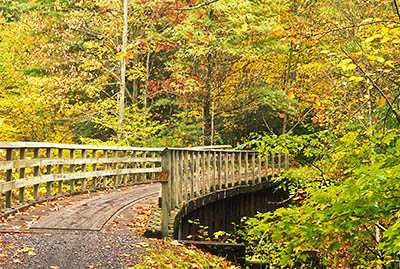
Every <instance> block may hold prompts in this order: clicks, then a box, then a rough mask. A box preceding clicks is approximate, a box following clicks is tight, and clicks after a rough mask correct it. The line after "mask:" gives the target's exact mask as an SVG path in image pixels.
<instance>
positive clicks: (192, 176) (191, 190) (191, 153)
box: [189, 151, 195, 199]
mask: <svg viewBox="0 0 400 269" xmlns="http://www.w3.org/2000/svg"><path fill="white" fill-rule="evenodd" d="M194 166H195V164H194V152H193V151H191V152H190V153H189V169H190V198H189V199H193V198H194V181H195V177H194V173H195V168H194Z"/></svg>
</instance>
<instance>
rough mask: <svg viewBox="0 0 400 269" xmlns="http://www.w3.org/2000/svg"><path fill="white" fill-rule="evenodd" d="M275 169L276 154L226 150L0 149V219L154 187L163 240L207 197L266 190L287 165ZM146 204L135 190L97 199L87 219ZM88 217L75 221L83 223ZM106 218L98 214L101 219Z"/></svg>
mask: <svg viewBox="0 0 400 269" xmlns="http://www.w3.org/2000/svg"><path fill="white" fill-rule="evenodd" d="M281 164H282V160H281V155H280V154H272V155H270V156H261V154H259V153H258V152H256V151H244V150H230V149H227V147H226V146H211V147H199V148H137V147H111V146H88V145H66V144H52V143H35V142H0V180H1V181H0V182H1V183H0V192H1V193H2V194H4V195H2V198H1V200H0V201H1V203H2V204H1V207H2V208H3V209H2V213H3V215H7V214H10V213H12V212H15V211H16V210H21V209H23V208H26V207H28V206H30V205H31V204H32V203H36V202H38V201H43V200H46V199H50V198H52V197H54V196H57V195H65V194H66V193H69V194H74V193H79V192H88V191H93V190H98V189H105V188H119V187H124V186H129V185H138V184H149V183H155V182H161V185H162V192H161V205H160V206H161V209H160V211H161V217H160V218H159V221H160V226H161V232H162V235H163V236H168V235H171V225H172V226H173V225H174V218H175V217H176V216H178V215H179V214H178V213H179V209H181V208H184V207H185V206H187V205H188V204H190V203H191V202H193V201H196V200H201V198H204V197H208V196H209V195H210V194H216V195H219V197H221V198H224V197H226V193H227V191H228V190H232V189H235V188H237V187H242V186H255V185H259V184H261V183H263V182H267V181H268V177H269V176H273V175H278V174H279V173H280V172H281V169H282V168H286V169H287V162H286V167H282V165H281ZM152 185H153V186H152V187H146V188H147V190H146V191H147V193H148V194H154V193H155V192H158V190H159V185H157V184H152ZM221 195H222V196H221ZM145 196H146V195H145V193H143V190H142V191H131V192H126V194H125V196H124V195H119V196H118V195H116V196H115V197H112V198H108V199H104V201H102V200H101V199H97V200H96V201H97V207H96V208H97V211H95V212H91V213H90V214H92V215H93V214H96V212H100V211H101V212H105V211H107V210H108V209H107V206H109V203H111V202H113V203H117V204H118V206H119V207H117V208H118V209H120V208H123V207H124V206H126V205H127V204H129V203H130V202H131V201H134V200H135V199H139V198H140V197H142V198H143V197H145ZM223 196H224V197H223ZM108 211H110V210H108ZM177 212H178V213H177ZM90 214H89V215H87V216H82V215H80V216H77V218H79V219H82V222H85V223H87V222H88V220H89V219H90V218H91V217H90V216H91V215H90ZM102 214H103V213H102ZM110 214H111V215H112V214H113V212H109V215H110ZM109 215H107V214H106V213H104V218H105V219H107V218H108V217H109ZM51 221H53V222H55V223H54V225H56V222H57V223H62V227H59V228H64V229H68V228H70V229H73V228H74V227H75V226H74V225H78V226H77V227H81V226H79V225H80V224H76V223H75V224H73V223H70V224H68V223H66V221H65V219H63V218H61V219H58V220H54V219H53V220H51ZM78 223H79V221H78ZM96 225H97V226H98V224H96V223H92V226H90V227H97V226H96ZM55 227H56V226H55ZM90 227H89V228H87V229H91V228H90ZM39 228H40V225H39ZM93 229H94V228H93Z"/></svg>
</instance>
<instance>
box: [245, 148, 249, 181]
mask: <svg viewBox="0 0 400 269" xmlns="http://www.w3.org/2000/svg"><path fill="white" fill-rule="evenodd" d="M244 180H245V183H246V185H248V184H249V153H248V152H245V153H244Z"/></svg>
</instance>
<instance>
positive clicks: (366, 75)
mask: <svg viewBox="0 0 400 269" xmlns="http://www.w3.org/2000/svg"><path fill="white" fill-rule="evenodd" d="M342 51H343V53H344V54H346V56H347V57H349V58H350V59H351V61H352V62H353V63H354V64H355V65H356V66H357V68H358V69H359V70H360V71H361V73H363V75H364V77H366V78H367V79H368V80H369V81H370V82H371V84H372V86H373V87H374V88H375V89H376V90H378V92H379V94H380V95H381V96H382V97H383V98H384V99H385V100H386V103H387V104H388V106H389V108H390V110H391V111H392V112H393V114H394V115H395V116H396V119H397V122H398V123H400V115H399V114H398V113H397V111H396V110H395V109H394V107H393V104H392V102H390V100H389V98H388V97H387V96H386V95H385V93H384V92H383V90H382V89H381V87H379V85H378V84H376V82H375V81H374V80H373V79H372V78H371V77H370V76H369V75H368V74H367V72H365V71H364V69H362V67H361V66H360V65H359V64H358V63H357V62H356V61H355V60H354V59H353V58H352V57H350V55H349V54H348V53H347V51H345V50H344V49H342Z"/></svg>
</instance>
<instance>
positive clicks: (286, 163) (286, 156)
mask: <svg viewBox="0 0 400 269" xmlns="http://www.w3.org/2000/svg"><path fill="white" fill-rule="evenodd" d="M285 170H286V171H287V170H289V154H287V153H285Z"/></svg>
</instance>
